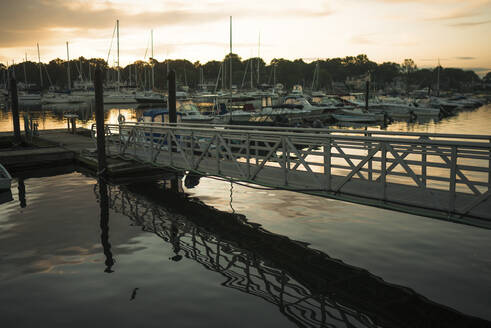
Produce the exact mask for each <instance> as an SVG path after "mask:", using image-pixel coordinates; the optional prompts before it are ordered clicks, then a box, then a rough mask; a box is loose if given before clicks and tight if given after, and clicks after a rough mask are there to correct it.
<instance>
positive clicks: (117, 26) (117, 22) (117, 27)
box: [116, 19, 120, 92]
mask: <svg viewBox="0 0 491 328" xmlns="http://www.w3.org/2000/svg"><path fill="white" fill-rule="evenodd" d="M116 32H117V38H118V42H117V44H118V46H117V48H118V63H117V64H118V66H117V67H116V69H117V71H118V92H119V79H120V77H119V74H120V73H119V19H118V20H117V21H116Z"/></svg>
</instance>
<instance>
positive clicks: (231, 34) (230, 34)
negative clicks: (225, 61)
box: [229, 16, 232, 92]
mask: <svg viewBox="0 0 491 328" xmlns="http://www.w3.org/2000/svg"><path fill="white" fill-rule="evenodd" d="M229 57H230V58H229V60H230V92H232V16H230V56H229Z"/></svg>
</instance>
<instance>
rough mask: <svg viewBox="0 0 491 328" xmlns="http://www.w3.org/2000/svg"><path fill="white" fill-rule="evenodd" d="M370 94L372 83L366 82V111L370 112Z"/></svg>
mask: <svg viewBox="0 0 491 328" xmlns="http://www.w3.org/2000/svg"><path fill="white" fill-rule="evenodd" d="M369 92H370V81H367V82H366V86H365V110H368V96H369Z"/></svg>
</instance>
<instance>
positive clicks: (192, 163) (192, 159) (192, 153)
mask: <svg viewBox="0 0 491 328" xmlns="http://www.w3.org/2000/svg"><path fill="white" fill-rule="evenodd" d="M193 167H194V131H191V168H193Z"/></svg>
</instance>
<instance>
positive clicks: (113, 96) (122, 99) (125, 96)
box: [104, 92, 137, 105]
mask: <svg viewBox="0 0 491 328" xmlns="http://www.w3.org/2000/svg"><path fill="white" fill-rule="evenodd" d="M136 103H137V101H136V97H135V95H134V94H130V93H123V92H114V93H112V92H111V93H107V94H104V104H105V105H114V104H136Z"/></svg>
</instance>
